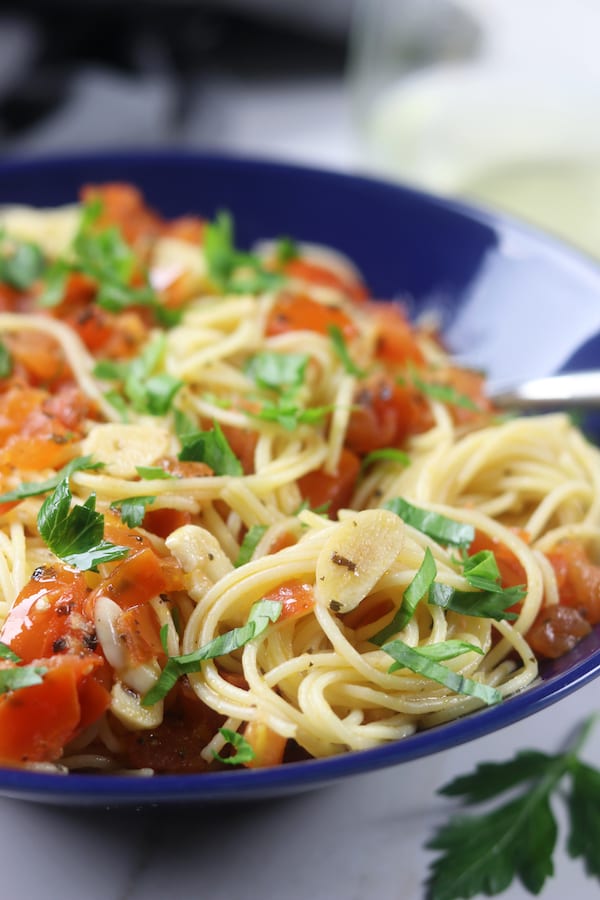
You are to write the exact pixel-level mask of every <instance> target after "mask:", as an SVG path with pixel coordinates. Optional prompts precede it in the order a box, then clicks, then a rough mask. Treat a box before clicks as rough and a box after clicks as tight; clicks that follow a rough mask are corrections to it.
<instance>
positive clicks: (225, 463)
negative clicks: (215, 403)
mask: <svg viewBox="0 0 600 900" xmlns="http://www.w3.org/2000/svg"><path fill="white" fill-rule="evenodd" d="M179 459H180V460H182V462H183V461H185V462H203V463H205V464H206V465H207V466H210V468H211V469H212V470H213V472H214V473H215V475H243V474H244V470H243V468H242V464H241V462H240V461H239V459H238V458H237V456H236V455H235V453H234V452H233V450H232V449H231V447H230V446H229V441H228V440H227V438H226V437H225V435H224V434H223V431H222V429H221V426H220V425H219V423H218V422H216V421H215V422H213V427H212V429H211V430H210V431H194V432H191V433H188V434H186V435H184V437H183V439H182V448H181V452H180V453H179Z"/></svg>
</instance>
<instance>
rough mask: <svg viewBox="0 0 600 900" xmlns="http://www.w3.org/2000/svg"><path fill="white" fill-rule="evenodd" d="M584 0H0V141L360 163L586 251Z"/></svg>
mask: <svg viewBox="0 0 600 900" xmlns="http://www.w3.org/2000/svg"><path fill="white" fill-rule="evenodd" d="M599 33H600V4H598V3H597V2H596V0H485V2H483V3H482V2H481V0H162V2H161V0H128V2H125V3H124V2H122V0H121V2H113V0H78V2H76V0H71V2H66V0H45V2H44V0H38V2H35V0H18V2H12V3H11V2H10V0H8V2H7V0H5V2H4V3H3V4H2V11H1V12H0V152H1V153H3V154H4V155H20V156H22V155H26V154H39V153H44V154H47V153H60V152H64V151H77V150H92V149H118V148H136V149H137V148H160V147H181V148H189V149H203V150H206V149H208V150H217V151H219V150H226V151H229V152H234V153H241V154H250V155H254V156H267V157H270V158H275V159H286V160H293V161H297V162H304V163H309V164H316V165H320V166H327V167H333V168H336V169H346V170H348V169H350V170H355V171H356V170H360V171H369V172H374V173H376V174H381V175H384V176H386V177H392V178H397V179H400V180H402V181H405V182H408V183H409V184H412V185H415V186H418V187H423V188H425V189H429V190H433V191H436V192H439V193H444V194H449V195H454V196H459V197H463V198H467V199H469V200H471V201H475V202H478V203H483V204H488V205H491V206H492V207H494V208H498V209H501V210H505V211H507V212H509V213H511V214H513V215H517V216H520V217H522V218H524V219H526V220H527V221H530V222H532V223H534V224H536V225H538V226H541V227H543V228H545V229H547V230H549V231H551V232H553V233H555V234H557V235H559V236H560V237H562V238H564V239H566V240H568V241H571V242H573V243H575V244H576V245H577V246H578V247H579V248H580V249H583V250H584V251H585V252H587V253H589V254H592V255H594V256H597V257H599V258H600V119H599V118H598V116H597V115H596V110H597V109H598V101H599V100H600V54H598V53H597V51H596V47H595V42H596V38H597V35H598V34H599Z"/></svg>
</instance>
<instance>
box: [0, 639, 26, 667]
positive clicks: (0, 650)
mask: <svg viewBox="0 0 600 900" xmlns="http://www.w3.org/2000/svg"><path fill="white" fill-rule="evenodd" d="M0 659H9V660H10V661H11V662H16V663H18V662H21V657H20V656H17V654H16V653H15V652H14V650H11V649H10V647H9V646H8V644H5V643H4V641H0Z"/></svg>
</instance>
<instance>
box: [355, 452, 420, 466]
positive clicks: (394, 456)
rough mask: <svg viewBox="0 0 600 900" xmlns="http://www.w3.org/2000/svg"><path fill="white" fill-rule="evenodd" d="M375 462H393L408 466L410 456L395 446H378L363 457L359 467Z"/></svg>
mask: <svg viewBox="0 0 600 900" xmlns="http://www.w3.org/2000/svg"><path fill="white" fill-rule="evenodd" d="M377 462H394V463H398V464H399V465H401V466H409V465H410V456H409V455H408V453H407V452H406V451H405V450H398V449H397V448H396V447H380V448H379V450H371V452H370V453H367V455H366V456H364V457H363V459H362V462H361V468H363V469H366V468H368V467H369V466H371V465H373V463H377Z"/></svg>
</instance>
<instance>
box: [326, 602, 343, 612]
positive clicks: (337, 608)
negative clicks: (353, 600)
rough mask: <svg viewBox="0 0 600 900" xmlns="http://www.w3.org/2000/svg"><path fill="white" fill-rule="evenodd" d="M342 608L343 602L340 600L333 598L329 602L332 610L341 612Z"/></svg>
mask: <svg viewBox="0 0 600 900" xmlns="http://www.w3.org/2000/svg"><path fill="white" fill-rule="evenodd" d="M341 608H342V604H341V603H340V602H339V600H331V601H330V602H329V609H330V610H331V611H332V612H339V611H340V609H341Z"/></svg>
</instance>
